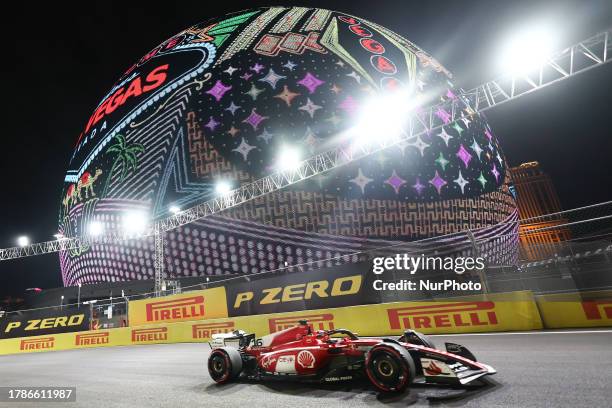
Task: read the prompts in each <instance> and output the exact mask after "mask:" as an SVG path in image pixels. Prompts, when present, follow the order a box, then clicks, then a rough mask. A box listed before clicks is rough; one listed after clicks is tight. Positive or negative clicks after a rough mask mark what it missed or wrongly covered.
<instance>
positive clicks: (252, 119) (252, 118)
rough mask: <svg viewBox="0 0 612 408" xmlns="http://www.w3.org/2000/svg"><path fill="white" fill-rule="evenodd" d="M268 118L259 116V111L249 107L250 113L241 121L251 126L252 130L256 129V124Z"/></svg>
mask: <svg viewBox="0 0 612 408" xmlns="http://www.w3.org/2000/svg"><path fill="white" fill-rule="evenodd" d="M265 119H268V117H267V116H261V115H260V114H259V113H257V112H256V111H255V108H253V109H251V114H250V115H249V116H248V117H247V118H246V119H245V120H243V121H242V123H247V124H249V125H251V126H252V127H253V130H257V126H259V124H260V123H261V122H262V121H263V120H265Z"/></svg>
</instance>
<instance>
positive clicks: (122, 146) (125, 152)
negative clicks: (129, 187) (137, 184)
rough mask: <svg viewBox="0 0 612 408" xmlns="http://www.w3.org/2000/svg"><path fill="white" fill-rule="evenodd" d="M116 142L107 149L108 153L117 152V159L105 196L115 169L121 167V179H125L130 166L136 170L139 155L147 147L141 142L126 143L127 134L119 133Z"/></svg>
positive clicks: (108, 180) (107, 182) (106, 186)
mask: <svg viewBox="0 0 612 408" xmlns="http://www.w3.org/2000/svg"><path fill="white" fill-rule="evenodd" d="M115 140H116V143H115V144H113V145H112V146H110V147H109V148H108V149H106V154H115V155H116V156H115V160H114V161H113V165H112V167H111V170H110V172H109V174H108V178H107V179H106V185H105V186H104V193H103V197H105V196H106V190H107V189H108V185H109V184H110V180H111V178H112V177H113V174H114V173H115V170H117V169H119V168H121V176H120V178H119V181H120V182H121V181H123V180H124V179H125V176H127V174H128V171H129V170H130V168H131V169H132V171H136V170H137V168H138V157H137V155H138V154H139V153H142V152H144V151H145V148H144V146H143V145H141V144H140V143H132V144H130V145H128V144H126V142H125V136H123V135H120V134H118V135H117V136H115Z"/></svg>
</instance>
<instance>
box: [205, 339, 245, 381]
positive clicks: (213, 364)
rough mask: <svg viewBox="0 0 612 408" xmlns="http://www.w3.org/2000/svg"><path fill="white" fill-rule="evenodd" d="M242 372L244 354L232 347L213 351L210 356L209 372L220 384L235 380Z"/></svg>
mask: <svg viewBox="0 0 612 408" xmlns="http://www.w3.org/2000/svg"><path fill="white" fill-rule="evenodd" d="M241 372H242V356H241V355H240V352H239V351H238V350H236V349H234V348H231V347H223V348H218V349H215V350H213V351H211V353H210V356H209V357H208V373H209V374H210V377H211V378H212V379H213V381H215V382H216V383H218V384H225V383H227V382H230V381H232V380H235V379H236V378H237V377H238V376H239V375H240V373H241Z"/></svg>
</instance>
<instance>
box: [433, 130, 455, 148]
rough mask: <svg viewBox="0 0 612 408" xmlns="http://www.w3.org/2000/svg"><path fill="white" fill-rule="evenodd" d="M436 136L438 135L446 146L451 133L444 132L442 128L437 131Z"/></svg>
mask: <svg viewBox="0 0 612 408" xmlns="http://www.w3.org/2000/svg"><path fill="white" fill-rule="evenodd" d="M437 136H438V137H440V138H441V139H442V140H444V143H445V144H446V147H448V141H449V140H451V139H452V138H453V137H452V136H451V135H449V134H448V133H446V130H445V129H444V128H442V131H441V132H440V133H438V135H437Z"/></svg>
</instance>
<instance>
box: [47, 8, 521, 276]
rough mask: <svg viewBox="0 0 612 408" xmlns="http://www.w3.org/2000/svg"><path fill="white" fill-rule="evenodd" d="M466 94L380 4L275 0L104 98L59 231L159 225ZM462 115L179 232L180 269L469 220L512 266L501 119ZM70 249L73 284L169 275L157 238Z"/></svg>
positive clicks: (203, 27) (67, 268) (166, 55)
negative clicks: (343, 6)
mask: <svg viewBox="0 0 612 408" xmlns="http://www.w3.org/2000/svg"><path fill="white" fill-rule="evenodd" d="M460 98H462V97H461V96H460V92H459V90H458V89H457V88H456V87H455V86H454V85H453V83H452V75H451V74H450V72H448V71H447V70H446V69H445V68H444V67H443V66H442V65H441V64H440V63H439V62H438V61H436V60H435V59H434V58H432V57H431V56H430V55H428V54H427V53H426V52H424V51H423V50H421V49H420V48H418V47H417V46H416V45H414V44H413V43H411V42H410V41H408V40H406V39H404V38H402V37H401V36H399V35H397V34H395V33H394V32H392V31H390V30H388V29H386V28H384V27H382V26H380V25H378V24H375V23H372V22H369V21H367V20H365V19H363V18H359V17H355V16H351V15H348V14H344V13H340V12H334V11H329V10H324V9H313V8H303V7H268V8H258V9H252V10H247V11H241V12H239V13H235V14H231V15H226V16H223V17H219V18H215V19H211V20H208V21H206V22H204V23H201V24H197V25H195V26H193V27H190V28H188V29H186V30H184V31H182V32H180V33H178V34H177V35H175V36H174V37H172V38H170V39H168V40H167V41H165V42H164V43H162V44H160V45H158V46H157V47H155V48H153V49H152V50H151V51H150V52H148V53H147V54H146V55H145V56H143V57H142V58H141V59H140V60H138V62H137V63H136V64H134V65H133V66H132V67H131V68H129V69H128V70H127V72H125V73H124V74H123V75H122V76H121V78H120V79H119V80H118V81H117V83H116V84H115V85H114V86H113V87H112V89H110V90H109V92H108V93H107V94H106V95H105V96H104V97H103V98H102V101H101V102H100V104H99V105H98V106H97V107H96V108H95V109H94V111H93V113H92V114H91V117H90V118H89V119H88V120H87V121H86V123H85V126H84V128H83V131H82V133H81V134H80V136H79V137H78V140H77V142H76V147H75V149H74V153H73V155H72V158H71V160H70V163H69V166H68V171H67V173H66V176H65V180H64V185H63V190H62V191H63V192H62V202H61V205H60V210H59V213H60V216H59V228H60V233H62V234H63V235H64V236H66V237H70V236H87V235H88V234H94V235H96V234H97V235H101V234H107V233H113V232H121V231H122V229H127V230H129V231H126V234H127V233H130V234H136V233H138V231H145V230H146V228H147V226H150V225H151V224H152V223H153V222H155V221H156V220H159V219H163V218H165V217H168V216H171V215H173V214H175V213H180V211H183V210H186V209H188V208H190V207H192V206H194V205H196V204H199V203H202V202H203V201H205V200H207V199H210V198H213V197H215V196H217V195H218V194H222V193H226V192H227V191H229V190H230V189H234V188H237V187H239V186H240V185H244V184H245V183H249V182H252V181H255V180H257V179H260V178H262V177H265V176H267V175H269V174H271V173H272V172H274V171H277V170H291V168H292V166H295V163H296V162H299V161H300V160H304V159H307V158H308V157H311V156H313V155H315V154H317V153H320V152H324V151H327V150H329V149H332V148H334V147H338V146H346V148H347V149H351V148H355V146H357V147H358V146H359V144H361V143H371V141H372V140H373V139H382V138H386V137H397V136H398V135H401V134H402V132H405V126H406V123H403V122H405V120H406V118H407V117H408V116H409V115H411V116H413V117H414V118H416V119H417V120H418V119H419V118H424V117H425V116H426V115H425V113H426V112H425V109H426V108H427V107H428V106H430V105H433V104H437V103H440V102H448V105H447V106H451V105H452V102H453V101H455V100H458V99H460ZM455 106H462V105H461V104H455ZM456 113H457V112H456ZM458 113H459V115H458V117H459V118H460V120H457V121H452V120H451V116H452V112H451V109H450V108H445V107H444V105H443V106H441V107H440V108H439V109H437V110H436V112H435V114H434V116H433V117H434V118H435V120H436V121H438V122H440V123H441V124H442V125H443V126H441V127H439V128H437V129H433V130H431V131H430V132H426V133H423V134H419V135H416V136H413V137H411V138H409V139H407V140H405V141H403V142H401V143H399V144H397V145H395V146H393V147H391V148H388V149H385V150H382V151H380V152H378V153H375V154H373V155H370V156H367V157H365V158H363V159H360V160H357V161H354V162H351V163H349V164H347V165H344V166H342V167H339V168H337V169H335V170H333V171H330V172H327V173H324V174H320V175H318V176H316V177H313V178H311V179H307V180H304V181H302V182H300V183H297V184H294V185H292V186H289V187H287V188H285V189H282V190H279V191H277V192H274V193H271V194H267V195H265V196H263V197H260V198H257V199H254V200H251V201H249V202H247V203H244V204H242V205H239V206H236V207H233V208H230V209H227V210H225V211H223V212H221V213H218V214H215V215H213V216H209V217H206V218H203V219H200V220H199V221H196V222H194V223H192V224H189V225H187V226H183V227H180V228H177V229H175V230H171V231H168V232H166V233H165V234H164V255H165V256H164V262H165V264H164V266H165V271H166V274H167V276H168V277H187V276H204V275H224V274H237V273H245V274H248V273H259V272H263V271H269V270H274V269H277V268H281V267H283V266H284V265H286V264H288V265H295V264H301V265H303V269H304V270H308V269H309V268H310V266H311V265H312V263H313V262H316V261H322V262H319V263H318V267H321V266H323V267H324V266H325V265H331V264H332V263H333V261H330V260H329V259H330V258H334V257H339V256H341V255H345V254H353V253H356V252H359V251H361V250H364V249H370V248H376V247H381V246H386V245H390V244H393V243H397V242H409V241H417V240H422V239H429V241H427V242H435V240H436V239H439V240H440V242H443V241H444V240H446V239H447V237H449V234H453V233H457V232H460V231H465V230H468V229H470V230H472V231H474V236H475V237H476V238H479V237H490V236H492V235H493V234H498V235H500V236H501V238H499V239H496V240H495V241H491V242H489V243H488V244H487V245H485V247H484V248H483V250H485V251H489V252H491V253H496V254H498V256H500V257H504V259H501V261H502V262H511V261H512V259H514V257H515V256H516V251H515V250H516V234H515V232H516V230H515V226H512V224H509V222H510V221H514V220H516V219H517V212H516V205H515V200H514V197H513V194H512V189H511V188H510V184H509V175H508V167H507V163H506V161H505V159H504V155H503V153H502V151H501V149H500V146H499V142H498V140H497V138H496V137H495V134H494V132H493V131H492V130H491V128H490V127H489V125H488V124H487V122H486V120H485V118H484V117H483V116H482V115H481V114H479V113H477V112H474V111H471V110H470V109H469V108H467V107H465V108H462V110H461V112H458ZM462 237H463V238H462V239H466V238H465V235H463V236H462ZM431 239H433V240H434V241H431ZM60 263H61V269H62V274H63V280H64V283H65V284H66V285H76V284H78V283H94V282H103V281H121V280H133V279H152V278H153V276H154V242H153V239H151V238H146V239H139V240H135V239H132V240H128V241H124V242H122V243H112V244H104V245H99V244H92V245H90V246H87V247H82V248H79V249H72V250H68V251H64V252H62V253H61V254H60Z"/></svg>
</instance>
